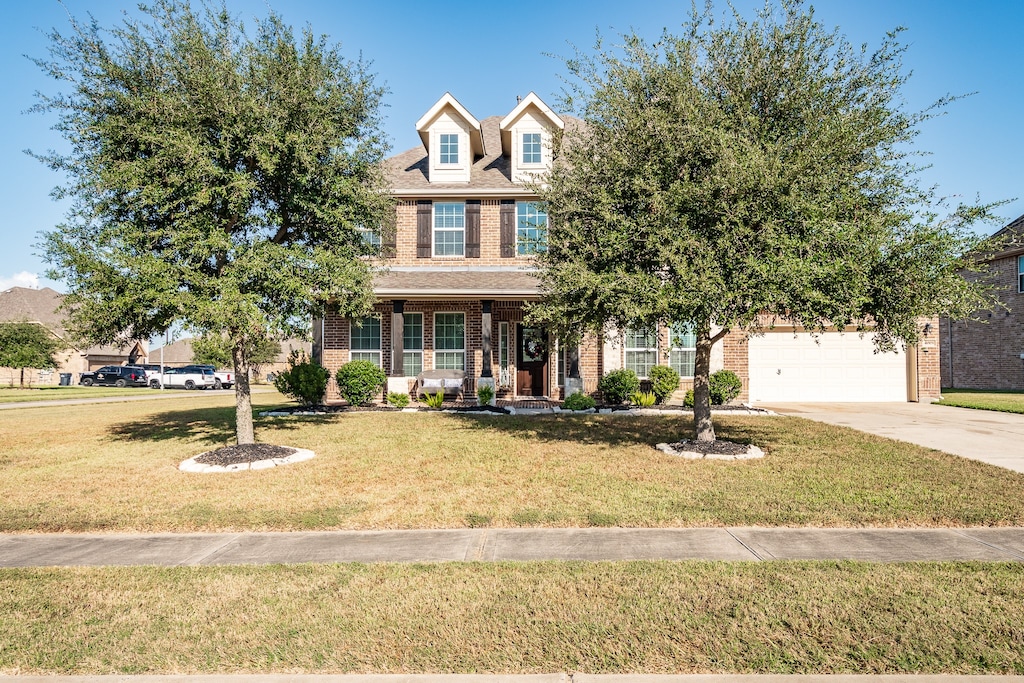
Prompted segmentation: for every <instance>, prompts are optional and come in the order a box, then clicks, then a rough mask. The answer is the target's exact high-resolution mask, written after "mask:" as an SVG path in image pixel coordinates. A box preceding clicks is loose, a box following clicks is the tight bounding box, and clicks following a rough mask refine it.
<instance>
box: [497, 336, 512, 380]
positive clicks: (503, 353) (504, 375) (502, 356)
mask: <svg viewBox="0 0 1024 683" xmlns="http://www.w3.org/2000/svg"><path fill="white" fill-rule="evenodd" d="M508 349H509V331H508V323H507V322H499V323H498V382H499V384H500V386H503V387H511V386H512V368H511V367H510V363H509V355H510V354H509V351H508Z"/></svg>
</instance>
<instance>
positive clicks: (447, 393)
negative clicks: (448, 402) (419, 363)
mask: <svg viewBox="0 0 1024 683" xmlns="http://www.w3.org/2000/svg"><path fill="white" fill-rule="evenodd" d="M465 383H466V373H465V371H463V370H424V371H423V372H421V373H420V374H418V375H416V386H415V387H414V388H413V391H414V392H415V396H416V398H417V399H418V398H420V397H422V396H426V395H427V394H436V393H437V392H438V391H444V397H445V398H446V399H449V398H450V399H456V400H458V399H460V398H462V392H463V388H464V385H465Z"/></svg>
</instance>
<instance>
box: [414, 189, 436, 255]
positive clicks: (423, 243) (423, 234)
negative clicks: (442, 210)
mask: <svg viewBox="0 0 1024 683" xmlns="http://www.w3.org/2000/svg"><path fill="white" fill-rule="evenodd" d="M432 206H433V204H432V203H431V201H430V200H429V199H421V200H419V201H418V202H416V258H430V234H431V229H430V221H431V216H432V214H433V212H432V210H431V207H432Z"/></svg>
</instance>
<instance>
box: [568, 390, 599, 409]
mask: <svg viewBox="0 0 1024 683" xmlns="http://www.w3.org/2000/svg"><path fill="white" fill-rule="evenodd" d="M596 405H597V402H596V401H595V400H594V399H593V398H591V397H590V396H587V395H586V394H584V393H581V392H579V391H577V392H576V393H575V394H570V395H569V396H566V397H565V401H563V402H562V408H564V409H565V410H590V409H591V408H593V407H594V406H596Z"/></svg>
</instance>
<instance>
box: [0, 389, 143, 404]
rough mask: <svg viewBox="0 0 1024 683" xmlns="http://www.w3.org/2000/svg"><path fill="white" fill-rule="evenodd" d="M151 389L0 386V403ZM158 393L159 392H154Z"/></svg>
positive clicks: (131, 393) (127, 393)
mask: <svg viewBox="0 0 1024 683" xmlns="http://www.w3.org/2000/svg"><path fill="white" fill-rule="evenodd" d="M149 391H152V390H151V389H149V388H148V387H125V388H123V389H119V388H117V387H80V386H74V387H61V386H50V387H31V388H26V389H20V388H18V387H2V388H0V403H27V402H29V401H57V400H61V399H69V398H107V397H109V396H139V395H145V392H149ZM155 393H159V392H155Z"/></svg>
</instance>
